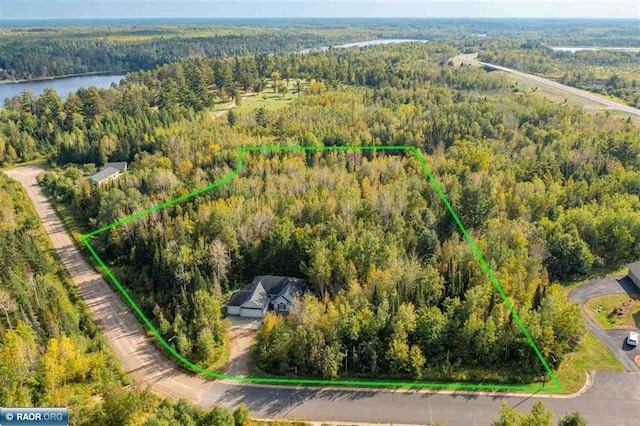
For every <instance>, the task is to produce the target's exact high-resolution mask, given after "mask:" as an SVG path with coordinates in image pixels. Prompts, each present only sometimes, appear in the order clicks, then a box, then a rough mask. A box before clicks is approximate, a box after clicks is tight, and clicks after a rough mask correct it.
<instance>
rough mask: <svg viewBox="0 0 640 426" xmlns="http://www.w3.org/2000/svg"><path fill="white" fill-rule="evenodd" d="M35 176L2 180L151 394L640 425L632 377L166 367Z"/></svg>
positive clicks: (392, 417)
mask: <svg viewBox="0 0 640 426" xmlns="http://www.w3.org/2000/svg"><path fill="white" fill-rule="evenodd" d="M42 171H44V169H42V168H40V167H38V166H25V167H18V168H15V169H12V170H8V171H6V172H5V173H6V174H7V175H9V176H10V177H11V178H13V179H15V180H17V181H18V182H20V183H21V184H22V186H24V188H25V189H26V192H27V195H28V196H29V198H30V199H31V202H32V203H33V205H34V207H35V209H36V211H37V213H38V216H39V217H40V220H41V222H42V225H43V226H44V229H45V230H46V231H47V233H48V234H49V237H50V238H51V241H52V243H53V246H54V247H55V249H56V250H57V252H58V254H59V255H60V259H61V260H62V263H63V264H64V265H65V267H66V268H67V270H68V271H69V273H70V274H71V277H72V278H73V280H74V282H75V283H76V285H77V287H78V293H79V294H80V296H81V297H82V299H83V300H84V302H85V303H86V304H87V306H88V308H89V310H90V312H91V315H92V317H93V318H94V320H95V321H96V323H97V324H98V326H99V327H100V329H101V330H102V333H103V334H104V336H105V337H106V339H107V342H108V343H109V346H111V348H112V349H113V352H114V353H115V355H116V356H117V357H118V360H119V361H120V363H121V365H122V368H123V369H124V371H126V372H127V373H128V374H129V375H130V376H131V377H132V379H133V381H134V382H137V383H142V384H148V385H149V386H150V388H151V390H152V391H153V392H155V393H157V394H159V395H162V396H168V397H172V398H175V399H178V398H184V399H185V400H187V401H189V402H190V403H193V404H198V405H200V406H202V407H204V408H208V407H211V406H214V405H221V406H225V407H228V408H234V407H236V406H237V405H239V404H246V405H247V407H248V408H249V410H250V411H251V415H252V416H254V417H257V418H283V419H304V420H310V421H319V422H350V423H356V422H360V423H387V424H389V423H394V424H396V425H400V424H430V423H435V424H446V425H450V426H452V425H488V424H490V423H491V421H493V420H495V419H496V418H497V417H498V413H499V411H500V404H501V403H502V402H503V401H507V402H508V403H509V405H511V406H515V407H517V408H518V409H520V410H527V411H528V410H530V409H531V406H532V405H533V404H534V403H535V402H537V401H544V403H545V404H546V405H547V408H548V409H549V410H551V411H552V412H553V413H555V414H556V416H558V417H560V416H563V415H564V414H565V413H568V412H573V411H579V412H580V413H581V414H582V415H583V416H584V417H585V418H586V419H587V421H588V422H589V424H590V425H605V426H607V425H615V426H627V425H628V426H632V425H639V424H640V419H639V417H638V407H640V373H622V372H600V373H597V374H596V375H595V377H594V383H593V385H592V386H591V387H590V388H588V389H586V390H585V392H584V393H581V394H580V395H574V396H563V395H554V396H549V395H544V394H539V393H533V394H524V393H521V394H512V395H509V394H501V393H472V392H429V391H413V390H396V391H392V390H380V389H362V388H360V389H344V388H342V389H341V388H335V387H334V388H330V387H325V388H319V387H315V388H311V387H307V388H296V387H286V386H275V385H253V384H249V383H234V382H227V381H213V380H207V379H205V378H201V377H198V376H196V375H194V374H191V373H189V372H187V371H185V370H183V369H181V368H180V367H178V366H177V364H175V363H173V362H171V361H169V360H167V359H166V358H165V357H164V356H163V355H162V354H161V353H160V352H159V351H158V350H157V349H156V347H155V346H154V345H153V343H152V341H151V338H150V337H149V336H148V335H147V333H146V331H145V329H144V328H143V327H142V325H141V324H140V322H139V321H138V319H137V318H136V317H135V315H134V314H133V313H132V311H131V309H130V307H129V306H128V305H127V304H126V303H125V302H124V301H123V300H122V298H121V297H120V296H119V295H118V294H116V293H115V292H114V291H113V290H112V289H111V287H110V286H109V285H108V284H107V283H106V281H105V280H104V279H103V278H102V276H101V275H100V274H98V273H97V272H95V271H94V270H93V268H91V266H90V265H89V264H88V263H87V262H86V261H85V260H84V258H83V256H82V254H81V253H80V251H79V250H78V249H77V247H76V246H75V245H74V244H73V241H72V239H71V236H70V235H69V232H68V231H67V230H66V228H65V226H64V224H63V223H62V221H61V220H60V218H59V217H58V216H57V215H56V213H55V211H54V209H53V207H52V205H51V203H50V202H49V200H48V199H47V197H46V196H45V194H44V193H43V192H42V190H41V189H40V187H39V185H38V182H37V181H36V176H37V175H38V174H39V173H40V172H42Z"/></svg>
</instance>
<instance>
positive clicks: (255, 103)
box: [235, 92, 298, 114]
mask: <svg viewBox="0 0 640 426" xmlns="http://www.w3.org/2000/svg"><path fill="white" fill-rule="evenodd" d="M297 97H298V94H297V93H288V94H287V95H285V96H284V97H283V96H282V95H280V94H278V93H273V92H270V93H269V92H261V93H259V94H258V95H256V96H251V97H249V98H245V99H243V100H242V103H241V104H240V105H239V106H237V107H236V108H235V110H236V112H237V113H239V114H247V113H251V112H254V111H256V110H258V109H260V108H264V109H265V110H267V111H269V110H277V109H280V108H284V107H286V106H287V105H289V104H290V103H291V102H292V101H293V100H294V99H296V98H297Z"/></svg>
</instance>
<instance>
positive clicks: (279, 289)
mask: <svg viewBox="0 0 640 426" xmlns="http://www.w3.org/2000/svg"><path fill="white" fill-rule="evenodd" d="M306 283H307V282H306V281H305V280H302V279H300V278H287V277H278V276H272V275H264V276H259V277H255V278H254V279H253V282H252V283H251V284H250V285H249V286H247V287H245V288H244V289H242V290H240V291H237V292H235V293H234V294H233V295H232V296H231V298H230V299H229V301H228V302H227V304H226V305H225V306H224V308H225V312H226V314H227V315H237V316H240V317H246V318H264V316H265V315H266V314H267V311H268V310H269V309H273V310H274V311H276V312H278V313H282V314H287V313H289V311H290V309H291V304H292V303H293V300H294V299H295V298H296V297H301V296H302V294H303V293H304V292H305V291H306Z"/></svg>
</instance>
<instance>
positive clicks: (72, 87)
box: [0, 39, 427, 106]
mask: <svg viewBox="0 0 640 426" xmlns="http://www.w3.org/2000/svg"><path fill="white" fill-rule="evenodd" d="M406 42H422V43H426V42H427V40H412V39H383V40H368V41H358V42H355V43H345V44H341V45H338V46H332V48H334V49H338V48H348V47H364V46H375V45H379V44H393V43H406ZM329 48H330V47H329V46H322V47H315V48H311V49H304V50H301V51H300V52H298V53H309V52H311V51H314V52H315V51H326V50H328V49H329ZM123 78H124V74H113V75H83V76H72V77H61V78H53V79H50V80H39V81H21V82H16V83H3V84H0V106H1V105H2V103H4V100H5V99H7V98H12V97H14V96H16V95H19V94H20V93H22V92H23V91H24V90H27V89H28V90H31V91H32V92H33V94H34V95H36V96H37V95H40V94H42V93H43V92H44V89H46V88H47V87H50V88H52V89H54V90H55V91H56V92H58V95H60V97H61V98H63V99H66V98H67V96H69V93H71V92H75V91H76V90H78V89H80V88H81V87H90V86H96V87H99V88H103V89H106V88H109V87H110V86H111V83H119V82H120V80H121V79H123Z"/></svg>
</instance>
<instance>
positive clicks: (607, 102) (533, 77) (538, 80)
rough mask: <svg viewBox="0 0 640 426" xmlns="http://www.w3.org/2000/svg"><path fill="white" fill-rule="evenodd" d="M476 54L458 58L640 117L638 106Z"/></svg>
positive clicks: (467, 62) (464, 61)
mask: <svg viewBox="0 0 640 426" xmlns="http://www.w3.org/2000/svg"><path fill="white" fill-rule="evenodd" d="M475 56H476V54H475V53H470V54H465V55H460V56H458V58H459V59H460V60H461V61H462V62H463V63H466V64H470V65H481V66H484V67H488V68H492V69H494V70H498V71H504V72H508V73H511V74H514V75H517V76H520V77H523V78H526V79H528V80H531V81H535V82H536V83H540V84H544V85H547V86H550V87H554V88H556V89H559V90H562V91H563V92H566V93H571V94H572V95H576V96H579V97H581V98H583V99H587V100H590V101H593V102H597V103H599V104H601V105H604V106H606V107H608V108H610V109H616V110H618V111H622V112H625V113H628V114H632V115H635V116H638V117H640V109H637V108H633V107H630V106H628V105H622V104H619V103H617V102H613V101H610V100H609V99H606V98H603V97H601V96H598V95H596V94H594V93H591V92H587V91H585V90H581V89H576V88H575V87H571V86H567V85H566V84H562V83H558V82H556V81H553V80H549V79H548V78H544V77H538V76H537V75H533V74H527V73H524V72H521V71H517V70H514V69H512V68H507V67H503V66H500V65H494V64H489V63H487V62H481V61H478V60H477V59H475Z"/></svg>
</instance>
